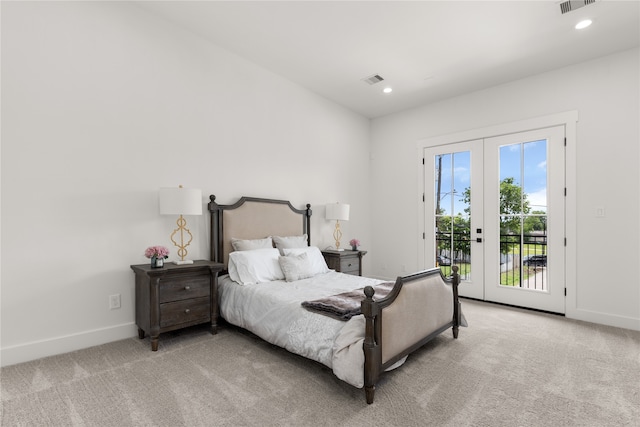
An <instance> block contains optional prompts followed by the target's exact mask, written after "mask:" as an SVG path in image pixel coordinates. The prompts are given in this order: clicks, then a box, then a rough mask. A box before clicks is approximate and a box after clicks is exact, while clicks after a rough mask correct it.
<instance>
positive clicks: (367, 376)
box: [361, 286, 382, 404]
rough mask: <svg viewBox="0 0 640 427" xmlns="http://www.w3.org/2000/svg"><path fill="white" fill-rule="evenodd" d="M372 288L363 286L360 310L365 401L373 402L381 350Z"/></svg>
mask: <svg viewBox="0 0 640 427" xmlns="http://www.w3.org/2000/svg"><path fill="white" fill-rule="evenodd" d="M374 292H375V291H374V289H373V288H372V287H371V286H367V287H365V288H364V294H365V299H364V300H363V301H362V304H361V310H362V314H363V315H364V317H365V331H364V343H363V344H362V348H363V350H364V391H365V394H366V397H367V403H368V404H371V403H373V397H374V394H375V392H376V382H378V377H379V376H380V365H381V360H382V352H381V348H380V344H379V342H378V341H379V337H378V336H377V334H376V327H375V326H376V320H377V318H378V315H379V314H380V308H379V307H378V305H377V304H374V301H373V294H374Z"/></svg>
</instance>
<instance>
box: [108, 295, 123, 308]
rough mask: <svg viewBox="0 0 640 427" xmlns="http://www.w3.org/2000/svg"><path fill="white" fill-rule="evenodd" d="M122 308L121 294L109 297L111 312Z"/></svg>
mask: <svg viewBox="0 0 640 427" xmlns="http://www.w3.org/2000/svg"><path fill="white" fill-rule="evenodd" d="M116 308H120V294H115V295H109V310H115V309H116Z"/></svg>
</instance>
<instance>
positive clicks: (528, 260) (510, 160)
mask: <svg viewBox="0 0 640 427" xmlns="http://www.w3.org/2000/svg"><path fill="white" fill-rule="evenodd" d="M424 159H425V162H424V163H425V166H424V167H425V174H424V176H425V225H426V228H425V229H426V230H433V232H432V233H429V232H426V233H425V240H424V242H425V250H424V253H425V257H426V264H427V265H436V266H439V267H440V268H441V269H442V270H443V273H444V274H445V275H447V274H450V271H451V266H452V265H457V266H458V267H459V273H460V276H461V286H460V289H459V291H460V295H462V296H467V297H470V298H477V299H483V300H487V301H494V302H500V303H505V304H511V305H516V306H521V307H529V308H535V309H540V310H545V311H551V312H556V313H564V311H565V301H564V300H565V298H564V296H565V290H564V288H565V279H564V277H565V267H564V265H565V262H564V253H565V250H564V240H565V232H564V227H565V200H564V198H565V194H564V191H565V190H564V189H565V182H564V181H565V180H564V126H556V127H550V128H544V129H538V130H533V131H527V132H520V133H514V134H509V135H503V136H496V137H488V138H483V139H476V140H472V141H465V142H459V143H454V144H448V145H443V146H437V147H429V148H425V149H424Z"/></svg>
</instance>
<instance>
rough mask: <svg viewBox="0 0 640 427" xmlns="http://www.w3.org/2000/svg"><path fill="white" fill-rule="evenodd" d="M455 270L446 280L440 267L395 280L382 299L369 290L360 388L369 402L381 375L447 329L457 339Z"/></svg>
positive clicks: (458, 315)
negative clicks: (375, 298) (361, 384)
mask: <svg viewBox="0 0 640 427" xmlns="http://www.w3.org/2000/svg"><path fill="white" fill-rule="evenodd" d="M459 283H460V276H459V275H458V267H457V266H453V267H452V276H451V278H450V279H446V278H444V277H443V276H442V273H441V271H440V269H439V268H433V269H430V270H425V271H422V272H419V273H415V274H412V275H409V276H404V277H398V279H397V280H396V284H395V285H394V287H393V289H392V290H391V292H390V293H389V295H387V296H386V297H385V298H382V299H380V300H378V301H376V300H374V292H375V291H374V289H373V288H372V287H371V286H367V287H366V288H365V290H364V293H365V299H364V300H363V301H362V314H364V316H365V321H366V326H365V339H364V344H363V350H364V388H365V393H366V398H367V403H369V404H370V403H373V399H374V394H375V387H376V383H377V382H378V379H379V377H380V374H381V373H382V372H384V370H385V369H387V368H389V367H390V366H392V365H393V364H395V363H396V362H398V361H399V360H401V359H402V358H403V357H405V356H407V355H408V354H410V353H411V352H413V351H414V350H416V349H418V348H420V347H422V346H423V345H424V344H425V343H427V342H429V341H430V340H432V339H433V338H435V337H436V336H438V335H439V334H441V333H442V332H444V331H445V330H447V329H449V328H450V327H451V328H452V330H453V337H454V338H458V328H459V326H460V316H461V312H460V302H459V300H458V284H459Z"/></svg>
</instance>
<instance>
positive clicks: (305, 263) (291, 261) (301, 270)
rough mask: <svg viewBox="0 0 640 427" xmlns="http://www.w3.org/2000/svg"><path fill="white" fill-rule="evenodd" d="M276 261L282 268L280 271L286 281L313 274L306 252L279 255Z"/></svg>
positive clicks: (304, 277)
mask: <svg viewBox="0 0 640 427" xmlns="http://www.w3.org/2000/svg"><path fill="white" fill-rule="evenodd" d="M278 262H279V263H280V268H282V272H283V273H284V277H285V279H286V280H287V282H293V281H295V280H301V279H306V278H308V277H313V276H314V274H313V271H312V268H311V267H312V266H311V263H310V262H309V257H308V256H307V254H306V253H301V254H299V255H288V256H281V257H280V258H278Z"/></svg>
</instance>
